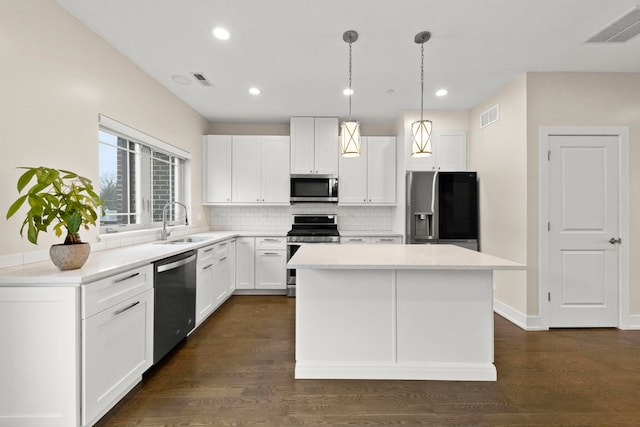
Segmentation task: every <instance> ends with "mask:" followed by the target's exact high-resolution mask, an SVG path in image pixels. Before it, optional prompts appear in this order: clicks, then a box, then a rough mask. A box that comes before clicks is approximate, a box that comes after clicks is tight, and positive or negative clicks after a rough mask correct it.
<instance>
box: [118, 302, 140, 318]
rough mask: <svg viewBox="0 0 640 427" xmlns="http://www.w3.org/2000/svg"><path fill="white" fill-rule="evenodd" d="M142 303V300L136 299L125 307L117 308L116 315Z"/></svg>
mask: <svg viewBox="0 0 640 427" xmlns="http://www.w3.org/2000/svg"><path fill="white" fill-rule="evenodd" d="M138 304H140V301H136V302H134V303H133V304H131V305H129V306H127V307H125V308H121V309H120V310H116V312H115V315H116V316H117V315H118V314H122V313H124V312H125V311H127V310H131V309H132V308H133V307H135V306H136V305H138Z"/></svg>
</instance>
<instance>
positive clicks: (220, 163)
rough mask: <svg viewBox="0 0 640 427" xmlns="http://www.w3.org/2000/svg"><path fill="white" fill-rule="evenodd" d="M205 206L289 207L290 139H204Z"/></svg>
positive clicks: (225, 137) (221, 136)
mask: <svg viewBox="0 0 640 427" xmlns="http://www.w3.org/2000/svg"><path fill="white" fill-rule="evenodd" d="M204 159H205V160H204V166H203V168H204V177H205V183H204V203H206V204H229V203H238V204H255V203H274V204H289V137H288V136H260V135H237V136H231V135H208V136H206V137H205V138H204Z"/></svg>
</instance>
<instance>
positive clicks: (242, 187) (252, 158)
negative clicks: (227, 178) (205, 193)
mask: <svg viewBox="0 0 640 427" xmlns="http://www.w3.org/2000/svg"><path fill="white" fill-rule="evenodd" d="M232 157H233V166H232V167H231V171H232V178H231V190H232V197H231V200H232V201H233V202H236V203H259V202H261V201H262V191H261V190H262V137H261V136H234V137H233V156H232Z"/></svg>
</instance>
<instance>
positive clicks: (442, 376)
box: [295, 360, 497, 381]
mask: <svg viewBox="0 0 640 427" xmlns="http://www.w3.org/2000/svg"><path fill="white" fill-rule="evenodd" d="M295 378H296V379H376V380H432V381H496V380H497V372H496V367H495V366H494V365H493V363H428V362H425V363H413V364H403V363H397V364H394V363H384V362H381V363H379V364H376V363H364V364H362V365H356V364H354V362H352V361H349V362H340V361H336V362H332V363H314V362H301V361H299V360H298V361H297V362H296V368H295Z"/></svg>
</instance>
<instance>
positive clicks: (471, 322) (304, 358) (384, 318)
mask: <svg viewBox="0 0 640 427" xmlns="http://www.w3.org/2000/svg"><path fill="white" fill-rule="evenodd" d="M288 267H289V268H295V269H296V274H297V284H296V285H297V294H296V367H295V378H298V379H303V378H334V379H399V380H473V381H495V380H496V379H497V373H496V368H495V366H494V364H493V280H492V278H493V271H494V270H522V269H525V266H524V265H522V264H519V263H516V262H513V261H509V260H506V259H502V258H498V257H494V256H491V255H487V254H483V253H480V252H475V251H471V250H468V249H464V248H460V247H457V246H453V245H324V244H314V245H303V246H302V247H301V248H300V249H299V250H298V251H297V252H296V254H295V255H294V256H293V257H292V258H291V260H290V261H289V263H288Z"/></svg>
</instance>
